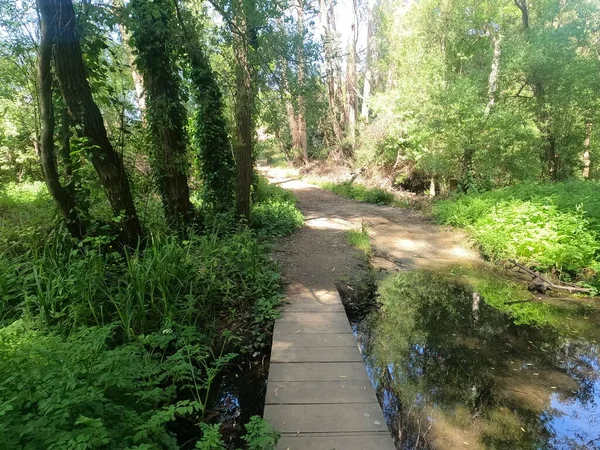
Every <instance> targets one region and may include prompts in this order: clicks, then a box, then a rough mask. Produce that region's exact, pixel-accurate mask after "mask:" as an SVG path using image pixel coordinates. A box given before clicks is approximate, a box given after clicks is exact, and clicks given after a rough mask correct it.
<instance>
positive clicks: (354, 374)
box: [269, 362, 369, 382]
mask: <svg viewBox="0 0 600 450" xmlns="http://www.w3.org/2000/svg"><path fill="white" fill-rule="evenodd" d="M271 381H363V382H369V377H368V376H367V371H366V368H365V364H364V363H363V362H344V363H311V362H307V363H272V364H271V366H270V368H269V382H271Z"/></svg>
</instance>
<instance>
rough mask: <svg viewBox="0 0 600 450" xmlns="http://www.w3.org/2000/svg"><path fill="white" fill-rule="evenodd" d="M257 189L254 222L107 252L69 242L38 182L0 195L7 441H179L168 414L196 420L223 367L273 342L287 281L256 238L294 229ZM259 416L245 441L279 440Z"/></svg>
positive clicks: (290, 217) (294, 213) (55, 445)
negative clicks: (271, 332)
mask: <svg viewBox="0 0 600 450" xmlns="http://www.w3.org/2000/svg"><path fill="white" fill-rule="evenodd" d="M255 194H256V195H257V197H259V198H260V202H256V203H255V206H254V208H255V217H256V223H253V224H252V225H253V227H254V228H255V230H248V229H245V228H242V227H239V226H237V225H236V226H232V225H231V224H228V225H227V226H226V227H225V229H223V228H220V227H217V226H214V227H213V226H212V224H213V223H215V224H218V222H219V219H218V218H217V217H212V218H211V217H209V218H207V221H206V223H207V224H208V225H207V226H206V227H205V234H204V235H201V236H197V235H192V236H189V237H187V239H186V240H181V238H180V237H176V236H170V235H166V234H164V233H163V232H155V233H154V234H151V235H150V238H149V241H148V242H147V245H146V246H145V247H144V248H143V249H141V248H140V249H121V250H119V251H115V249H114V248H112V247H111V239H110V236H103V235H102V234H99V235H97V236H95V237H89V238H86V239H85V240H84V241H83V242H79V243H77V242H74V241H73V240H72V239H71V238H70V237H69V236H68V234H67V233H66V231H65V230H64V229H63V228H61V227H57V226H56V223H57V222H55V221H54V218H55V217H56V212H55V209H54V205H52V203H49V200H48V196H47V194H45V192H44V189H43V186H41V185H32V186H25V185H23V186H14V187H10V189H4V190H3V191H0V211H2V219H1V220H2V223H1V224H0V298H1V299H2V301H1V302H0V366H1V367H0V380H1V381H0V416H2V421H0V422H1V423H0V439H1V440H2V442H3V444H4V448H7V449H21V448H23V449H37V448H48V449H61V450H62V449H69V448H73V449H82V448H97V449H103V448H106V449H113V448H115V449H119V448H122V449H125V448H130V449H134V448H135V449H142V448H143V449H150V448H165V449H168V448H173V449H175V448H178V446H179V444H181V443H180V442H178V441H177V438H178V436H177V435H176V434H175V433H176V430H177V429H178V428H177V426H176V424H173V422H179V421H181V420H183V419H181V418H182V417H186V419H185V422H186V425H185V427H186V428H189V424H188V422H189V423H196V424H200V423H203V421H204V420H205V419H204V413H205V411H206V410H207V409H208V408H211V407H212V405H213V403H212V400H211V399H210V397H209V393H210V392H211V386H212V384H213V383H214V381H215V379H216V377H217V376H218V374H219V371H220V370H221V369H222V368H223V367H224V366H225V365H226V364H228V363H229V362H231V361H232V359H233V358H234V357H236V354H238V355H239V356H238V358H246V359H249V358H250V356H249V355H257V354H261V353H260V352H261V351H264V349H265V348H266V345H268V344H269V343H270V336H269V332H268V330H269V327H270V326H271V324H272V323H273V321H274V319H275V318H276V317H277V315H278V311H277V306H278V304H279V302H280V298H281V294H280V289H281V279H280V275H279V273H278V272H277V271H276V266H275V265H274V263H273V262H272V261H271V259H270V258H269V255H268V248H267V247H266V246H265V244H264V243H262V241H261V239H260V238H261V237H265V236H273V235H280V234H283V233H287V232H291V231H292V230H293V229H294V228H295V227H297V226H299V225H301V224H302V216H301V214H300V213H299V211H298V210H297V209H296V208H295V206H294V204H295V200H294V198H293V196H292V195H291V194H289V193H287V192H286V191H284V190H283V189H281V188H277V187H272V186H269V185H268V184H266V183H265V182H263V185H262V187H260V186H259V188H258V189H257V191H256V193H255ZM261 221H262V222H261ZM219 349H220V350H219ZM257 350H258V353H257ZM233 352H235V354H234V353H233ZM257 420H258V419H256V420H255V419H253V420H252V421H251V422H250V423H249V424H248V428H247V432H246V435H245V436H246V437H245V438H244V439H246V442H247V445H246V446H245V447H247V448H251V449H257V450H258V449H263V448H264V449H270V448H274V444H272V445H271V444H269V442H275V441H276V436H275V435H274V434H273V433H272V430H271V431H269V429H268V425H267V424H266V423H263V422H261V421H257ZM213 429H214V427H210V426H208V425H202V427H201V428H199V429H198V431H197V438H198V439H200V438H201V436H202V435H203V434H204V437H203V438H202V439H201V440H200V441H199V444H198V445H200V443H201V442H209V441H210V436H211V433H212V431H211V430H213ZM212 434H213V435H214V433H212ZM213 437H214V436H213ZM215 442H217V443H218V439H217V440H216V441H215ZM191 444H193V441H192V442H191ZM215 445H216V444H215ZM199 448H204V447H199ZM207 448H212V447H207ZM215 448H221V447H215Z"/></svg>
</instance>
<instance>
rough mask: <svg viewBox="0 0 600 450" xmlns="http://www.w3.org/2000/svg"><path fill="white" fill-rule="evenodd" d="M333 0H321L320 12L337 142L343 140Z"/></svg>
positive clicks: (328, 98) (330, 115)
mask: <svg viewBox="0 0 600 450" xmlns="http://www.w3.org/2000/svg"><path fill="white" fill-rule="evenodd" d="M333 5H334V2H333V0H320V2H319V9H320V11H319V13H320V15H321V22H322V24H323V50H324V54H325V55H324V58H325V71H326V73H325V76H326V79H327V101H328V104H329V117H330V122H331V127H332V130H333V135H334V138H335V141H336V142H340V141H341V140H342V137H343V136H342V127H341V124H340V112H339V99H338V85H339V82H337V81H336V79H337V77H339V74H340V70H339V61H338V59H339V54H338V53H339V51H338V50H339V49H338V46H337V37H336V30H335V14H334V10H333Z"/></svg>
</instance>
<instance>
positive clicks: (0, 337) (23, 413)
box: [0, 321, 232, 450]
mask: <svg viewBox="0 0 600 450" xmlns="http://www.w3.org/2000/svg"><path fill="white" fill-rule="evenodd" d="M114 329H115V326H114V325H111V326H106V327H89V328H83V329H81V330H80V331H76V332H73V333H72V334H71V335H70V336H68V337H62V336H60V335H57V334H54V333H44V332H40V331H35V330H32V329H29V328H28V327H27V326H26V324H25V323H24V322H23V321H17V322H15V323H13V324H12V325H11V326H9V327H6V328H4V329H2V330H0V376H1V379H2V384H1V386H0V415H1V416H2V421H1V422H0V438H1V439H2V443H3V448H5V449H7V450H10V449H32V450H33V449H40V448H46V449H57V450H58V449H60V450H66V449H84V448H94V449H111V450H112V449H133V448H164V449H177V448H179V447H178V445H177V441H176V439H175V436H174V435H173V434H172V433H171V432H169V431H168V430H167V428H166V425H167V424H168V423H170V422H172V421H173V420H175V419H176V418H177V417H179V416H184V417H185V416H187V417H196V418H200V417H201V415H202V412H203V411H204V409H205V407H206V403H205V402H204V399H205V398H206V395H205V392H206V391H207V390H208V389H209V388H210V384H211V382H212V380H213V379H214V377H213V378H211V377H209V376H206V373H207V372H209V371H208V370H206V371H204V372H203V371H201V370H199V369H198V367H199V366H203V365H204V366H205V367H208V366H207V365H206V364H208V362H209V361H210V358H209V355H210V353H209V352H208V351H207V349H206V348H205V347H204V346H203V345H202V344H201V340H202V337H201V336H200V335H198V332H197V331H195V329H194V328H193V327H185V328H182V329H181V330H179V331H173V330H165V331H163V332H161V333H157V334H153V335H148V336H140V337H139V338H137V339H136V340H134V341H132V342H129V343H127V344H125V345H120V346H117V347H114V346H111V345H110V343H111V340H112V339H113V337H114V336H113V335H114ZM167 349H169V350H170V351H169V352H167ZM231 357H232V355H225V356H221V357H220V358H218V359H217V360H216V362H215V363H214V364H216V365H214V366H213V367H212V368H211V370H212V371H213V372H214V370H215V369H217V370H218V369H219V368H220V367H222V366H223V364H225V363H226V362H227V361H228V360H230V359H231ZM179 390H184V391H186V390H187V391H189V392H191V394H192V395H191V398H192V399H191V400H179V401H178V400H177V396H178V391H179Z"/></svg>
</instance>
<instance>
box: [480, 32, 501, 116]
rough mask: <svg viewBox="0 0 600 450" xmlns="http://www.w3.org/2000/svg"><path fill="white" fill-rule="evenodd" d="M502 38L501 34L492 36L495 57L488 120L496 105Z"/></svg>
mask: <svg viewBox="0 0 600 450" xmlns="http://www.w3.org/2000/svg"><path fill="white" fill-rule="evenodd" d="M501 42H502V36H501V35H500V33H498V34H492V44H493V46H494V55H493V56H492V67H491V69H490V76H489V80H488V103H487V105H486V106H485V111H484V117H485V118H486V119H487V118H488V117H489V115H490V112H491V110H492V108H493V106H494V104H495V103H496V91H497V90H498V74H499V73H500V54H501V51H502V48H501V46H500V44H501Z"/></svg>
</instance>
